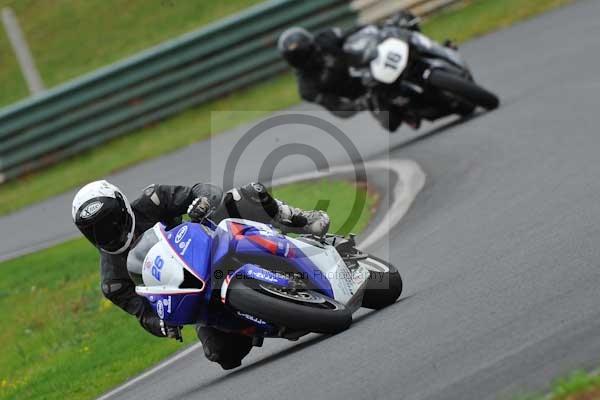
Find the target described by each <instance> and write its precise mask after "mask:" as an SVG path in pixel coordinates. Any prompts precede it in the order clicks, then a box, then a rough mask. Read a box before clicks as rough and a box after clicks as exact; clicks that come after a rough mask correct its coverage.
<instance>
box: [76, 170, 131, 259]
mask: <svg viewBox="0 0 600 400" xmlns="http://www.w3.org/2000/svg"><path fill="white" fill-rule="evenodd" d="M72 213H73V222H75V225H76V226H77V229H79V230H80V231H81V233H83V235H84V236H85V237H86V238H87V239H88V240H89V241H90V242H91V243H92V244H93V245H94V246H96V247H97V248H99V249H100V250H102V251H104V252H106V253H109V254H120V253H123V252H124V251H126V250H127V249H128V248H129V246H130V245H131V242H132V240H133V232H134V230H135V215H134V214H133V210H132V209H131V205H130V204H129V202H128V201H127V198H126V197H125V195H124V194H123V192H121V190H120V189H119V188H118V187H116V186H115V185H112V184H110V183H108V182H107V181H96V182H92V183H88V184H87V185H85V186H84V187H83V188H81V190H79V192H77V194H76V195H75V198H74V199H73V210H72Z"/></svg>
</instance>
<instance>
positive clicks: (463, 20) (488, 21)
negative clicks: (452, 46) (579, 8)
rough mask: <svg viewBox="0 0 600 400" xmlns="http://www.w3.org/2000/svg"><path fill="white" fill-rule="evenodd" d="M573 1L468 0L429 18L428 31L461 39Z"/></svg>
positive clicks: (478, 34)
mask: <svg viewBox="0 0 600 400" xmlns="http://www.w3.org/2000/svg"><path fill="white" fill-rule="evenodd" d="M573 1H574V0H467V1H464V2H462V3H459V4H458V5H456V6H454V7H451V8H450V9H449V10H447V11H445V12H442V13H439V14H437V15H434V16H433V17H432V18H430V19H429V20H427V22H426V23H425V24H424V32H425V33H426V34H427V35H429V36H431V37H432V38H434V39H436V40H444V39H446V38H451V39H452V40H455V41H456V42H458V43H461V42H465V41H467V40H469V39H472V38H474V37H477V36H481V35H483V34H486V33H489V32H490V31H494V30H498V29H501V28H505V27H508V26H510V25H512V24H514V23H515V22H516V21H520V20H524V19H527V18H529V17H532V16H534V15H537V14H540V13H542V12H545V11H548V10H551V9H553V8H556V7H560V6H563V5H565V4H569V3H572V2H573Z"/></svg>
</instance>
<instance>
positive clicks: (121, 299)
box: [72, 181, 329, 369]
mask: <svg viewBox="0 0 600 400" xmlns="http://www.w3.org/2000/svg"><path fill="white" fill-rule="evenodd" d="M186 212H187V214H188V215H189V216H190V218H191V219H192V221H201V220H202V219H204V218H205V217H206V216H208V215H209V214H210V218H211V219H212V220H213V221H215V222H217V223H218V222H219V221H220V220H222V219H224V218H228V217H232V218H245V219H250V220H254V221H258V222H264V223H271V224H273V225H274V226H276V227H278V228H282V229H284V230H286V231H288V232H301V233H312V234H315V235H320V236H322V235H324V234H325V233H326V232H327V230H328V228H329V217H328V216H327V214H325V213H324V212H321V211H303V210H300V209H297V208H294V207H291V206H289V205H287V204H285V203H283V202H281V201H279V200H277V199H275V198H273V197H272V196H271V194H270V193H269V192H268V191H267V189H266V188H265V187H264V186H263V185H262V184H260V183H251V184H248V185H245V186H243V187H240V188H236V189H233V190H231V191H229V192H227V193H225V194H223V191H222V190H221V188H219V187H217V186H215V185H211V184H206V183H198V184H196V185H194V186H192V187H187V186H171V185H150V186H148V187H147V188H146V189H144V191H143V193H142V195H141V196H140V197H138V198H137V199H135V200H134V201H132V202H131V203H129V201H128V200H127V198H126V197H125V194H124V193H123V192H122V191H121V190H119V188H117V187H116V186H114V185H112V184H110V183H108V182H106V181H96V182H92V183H89V184H88V185H86V186H84V187H83V188H82V189H81V190H80V191H79V192H78V193H77V194H76V196H75V198H74V200H73V208H72V215H73V221H74V222H75V225H76V226H77V228H78V229H79V230H80V231H81V233H82V234H83V235H84V236H85V237H86V238H87V239H88V240H89V241H90V242H91V243H92V244H93V245H94V246H95V247H97V248H98V250H100V271H101V289H102V293H103V294H104V296H105V297H106V298H107V299H109V300H110V301H111V302H113V303H114V304H116V305H117V306H119V307H120V308H122V309H123V310H125V311H126V312H128V313H129V314H132V315H135V316H136V317H137V319H138V320H139V322H140V324H141V325H142V327H143V328H144V329H146V330H147V331H148V332H150V333H152V334H153V335H155V336H158V337H169V338H174V339H178V340H181V333H180V327H178V326H168V325H165V324H164V322H163V321H162V320H161V319H159V318H158V316H157V315H156V313H155V312H154V311H153V309H152V307H151V305H150V303H149V302H148V300H147V299H146V298H144V297H142V296H139V295H137V294H136V292H135V284H134V282H133V280H132V279H131V277H130V276H129V274H128V271H127V256H128V254H129V252H130V250H131V249H132V248H133V247H135V245H136V240H137V239H138V238H140V236H141V235H142V233H144V232H145V231H146V230H148V229H150V228H151V227H153V226H154V225H155V224H156V223H157V222H161V223H162V224H164V225H166V227H167V228H168V229H169V228H172V227H174V226H176V225H178V224H180V223H181V220H182V219H181V216H182V215H183V214H186ZM196 331H197V334H198V337H199V339H200V341H201V342H202V344H203V348H204V353H205V355H206V357H207V358H208V359H209V360H211V361H215V362H217V363H219V364H220V365H221V366H222V368H223V369H231V368H235V367H237V366H239V365H241V360H242V358H244V357H245V356H246V355H247V354H248V352H250V349H251V348H252V345H253V338H252V337H249V336H244V335H241V334H237V333H228V332H222V331H219V330H217V329H215V328H211V327H204V326H197V328H196Z"/></svg>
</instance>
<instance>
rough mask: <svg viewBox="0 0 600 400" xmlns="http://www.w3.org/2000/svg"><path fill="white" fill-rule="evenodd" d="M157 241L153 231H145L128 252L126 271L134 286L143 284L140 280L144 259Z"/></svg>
mask: <svg viewBox="0 0 600 400" xmlns="http://www.w3.org/2000/svg"><path fill="white" fill-rule="evenodd" d="M158 241H159V238H158V236H156V232H155V231H154V229H150V230H147V231H146V232H144V234H143V235H142V237H141V238H140V239H139V240H138V241H137V243H136V244H135V245H134V247H133V248H132V249H131V250H130V251H129V255H128V256H127V271H128V272H129V276H131V279H132V280H133V282H135V284H136V285H143V284H144V282H143V280H142V269H143V264H144V258H145V257H146V254H148V251H150V249H151V248H152V246H154V245H155V244H156V243H158Z"/></svg>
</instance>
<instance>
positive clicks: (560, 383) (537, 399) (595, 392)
mask: <svg viewBox="0 0 600 400" xmlns="http://www.w3.org/2000/svg"><path fill="white" fill-rule="evenodd" d="M596 399H600V375H598V374H592V373H588V372H585V371H574V372H572V373H571V374H570V375H568V376H567V377H565V378H561V379H558V380H557V381H556V382H554V384H553V385H552V389H551V392H550V393H549V394H547V395H529V396H527V395H526V396H521V397H519V398H518V400H596Z"/></svg>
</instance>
